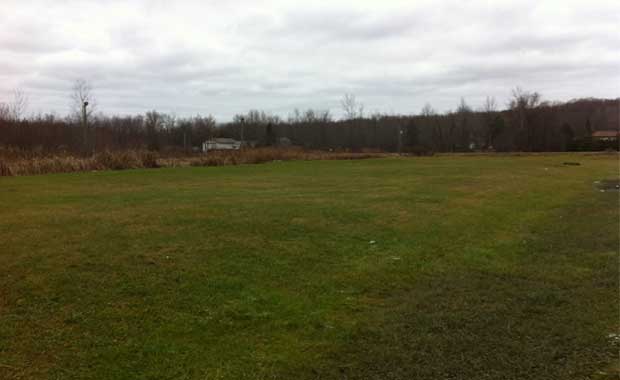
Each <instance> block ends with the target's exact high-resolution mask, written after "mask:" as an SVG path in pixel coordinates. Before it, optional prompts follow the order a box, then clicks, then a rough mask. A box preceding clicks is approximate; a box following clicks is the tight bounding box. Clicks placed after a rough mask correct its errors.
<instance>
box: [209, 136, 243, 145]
mask: <svg viewBox="0 0 620 380" xmlns="http://www.w3.org/2000/svg"><path fill="white" fill-rule="evenodd" d="M207 142H215V143H218V144H235V143H238V142H239V141H237V140H235V139H229V138H226V137H218V138H215V139H211V140H208V141H207Z"/></svg>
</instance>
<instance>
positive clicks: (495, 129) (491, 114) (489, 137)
mask: <svg viewBox="0 0 620 380" xmlns="http://www.w3.org/2000/svg"><path fill="white" fill-rule="evenodd" d="M480 111H481V112H482V116H483V118H484V148H485V149H489V148H491V147H493V140H494V139H495V137H497V134H498V133H499V126H500V124H499V123H498V122H497V120H496V118H497V117H498V115H496V112H497V103H496V102H495V98H494V97H492V96H487V97H486V99H485V100H484V103H483V104H482V108H481V109H480Z"/></svg>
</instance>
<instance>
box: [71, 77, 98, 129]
mask: <svg viewBox="0 0 620 380" xmlns="http://www.w3.org/2000/svg"><path fill="white" fill-rule="evenodd" d="M85 103H88V106H87V107H86V120H87V121H88V119H89V118H90V117H91V116H92V115H93V114H94V113H95V110H96V108H97V102H96V100H95V96H94V94H93V87H92V85H91V84H90V83H89V82H88V81H87V80H85V79H77V80H76V81H75V82H74V83H73V87H72V88H71V113H72V116H73V117H75V119H76V120H81V121H82V122H83V120H82V118H83V116H84V115H82V112H83V111H84V109H83V108H84V104H85Z"/></svg>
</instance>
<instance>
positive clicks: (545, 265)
mask: <svg viewBox="0 0 620 380" xmlns="http://www.w3.org/2000/svg"><path fill="white" fill-rule="evenodd" d="M565 161H574V162H575V161H576V162H579V163H581V165H580V166H566V165H563V162H565ZM618 170H619V167H618V156H617V155H605V156H604V155H591V156H588V155H572V156H571V155H547V156H490V157H473V156H441V157H429V158H387V159H373V160H358V161H296V162H274V163H270V164H264V165H247V166H234V167H216V168H177V169H157V170H132V171H109V172H96V173H81V174H61V175H45V176H33V177H12V178H0V379H433V380H435V379H584V378H594V379H601V378H610V379H612V378H616V376H617V373H616V374H615V375H614V374H613V372H614V368H617V360H618V348H619V347H620V346H619V345H618V340H617V339H615V338H614V336H613V335H610V334H615V333H618V327H619V326H618V323H619V306H618V305H619V294H618V289H619V284H618V275H619V273H618V263H619V261H618V259H619V257H618V247H619V238H618V233H619V228H620V226H619V214H618V195H619V194H618V192H615V191H606V192H601V191H600V190H598V188H597V187H596V186H597V185H596V184H595V183H594V182H595V181H598V180H603V179H612V180H615V179H617V178H618Z"/></svg>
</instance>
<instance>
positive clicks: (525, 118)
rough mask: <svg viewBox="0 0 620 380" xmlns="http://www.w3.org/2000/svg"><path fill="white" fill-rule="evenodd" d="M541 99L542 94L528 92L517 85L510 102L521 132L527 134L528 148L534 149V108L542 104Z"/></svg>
mask: <svg viewBox="0 0 620 380" xmlns="http://www.w3.org/2000/svg"><path fill="white" fill-rule="evenodd" d="M540 101H541V96H540V94H539V93H538V92H528V91H524V90H523V89H521V88H520V87H516V88H514V89H513V90H512V99H510V102H509V103H508V106H509V107H510V109H511V110H512V113H513V117H514V118H515V120H516V125H517V126H518V127H517V128H518V130H519V132H521V133H524V134H525V135H526V139H527V149H528V150H532V149H533V145H534V128H533V123H532V122H531V118H532V110H533V109H534V108H536V107H537V106H538V105H539V104H540Z"/></svg>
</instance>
